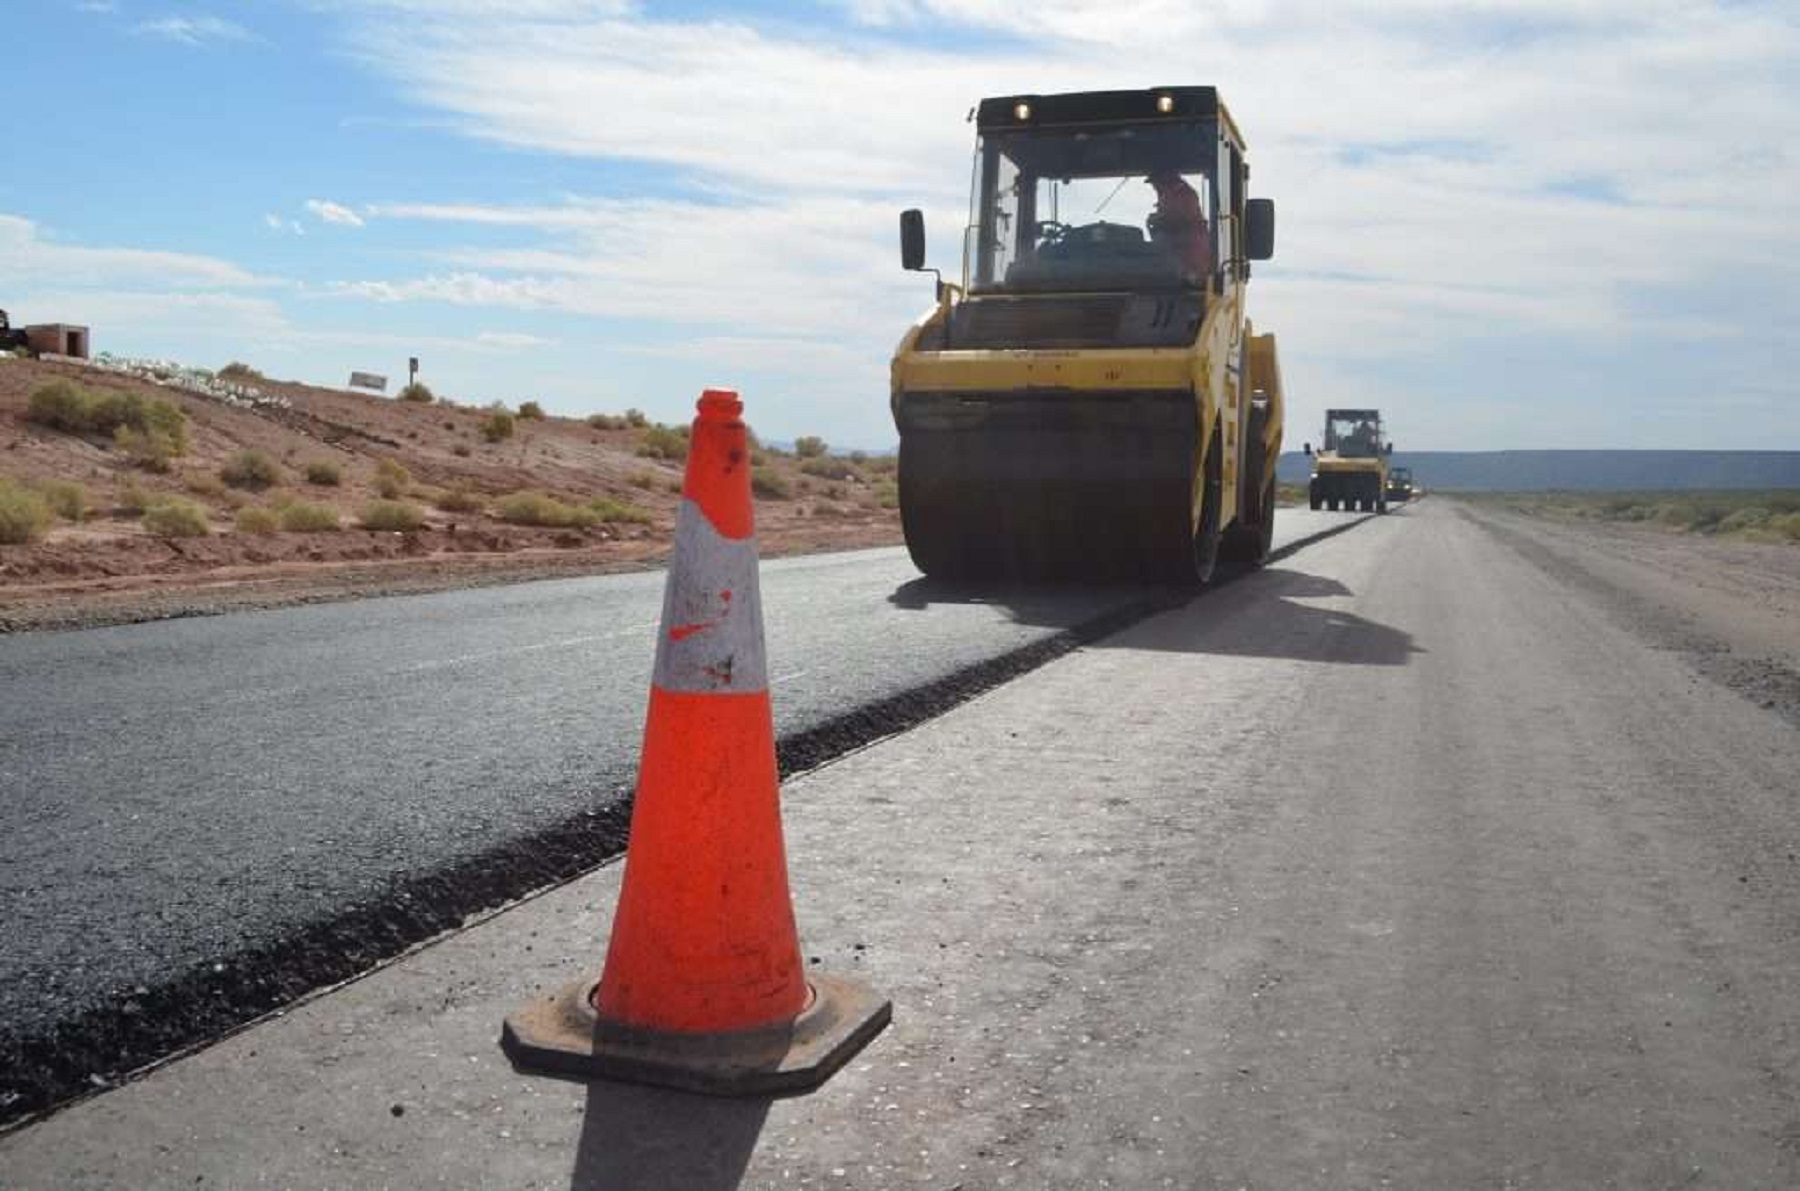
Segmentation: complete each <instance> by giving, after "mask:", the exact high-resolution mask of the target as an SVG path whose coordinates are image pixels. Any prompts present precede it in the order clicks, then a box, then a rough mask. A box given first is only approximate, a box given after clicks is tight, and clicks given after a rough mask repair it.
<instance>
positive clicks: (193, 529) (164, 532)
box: [144, 497, 212, 538]
mask: <svg viewBox="0 0 1800 1191" xmlns="http://www.w3.org/2000/svg"><path fill="white" fill-rule="evenodd" d="M144 528H145V529H147V530H149V531H150V532H151V533H153V534H155V535H156V536H157V537H159V538H203V537H205V536H206V535H207V534H208V533H210V532H212V530H211V527H210V526H209V525H208V524H207V522H206V512H205V510H204V509H202V508H201V507H200V506H199V505H197V504H195V503H194V502H193V501H191V500H182V499H181V498H180V497H174V498H171V499H169V500H164V501H158V502H157V503H156V504H153V505H151V506H150V507H149V508H148V509H145V510H144Z"/></svg>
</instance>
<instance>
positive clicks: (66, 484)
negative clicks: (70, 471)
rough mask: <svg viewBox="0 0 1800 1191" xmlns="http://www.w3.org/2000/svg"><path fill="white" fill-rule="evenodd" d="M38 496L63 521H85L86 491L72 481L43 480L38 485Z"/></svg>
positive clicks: (87, 509)
mask: <svg viewBox="0 0 1800 1191" xmlns="http://www.w3.org/2000/svg"><path fill="white" fill-rule="evenodd" d="M38 494H39V495H40V496H42V497H43V498H44V503H45V504H47V505H49V506H50V511H51V512H53V513H55V514H56V515H57V516H58V517H61V518H62V519H63V520H64V521H77V522H79V521H85V520H87V516H88V511H89V505H88V491H87V489H86V488H84V487H82V486H81V485H80V484H78V483H76V482H75V481H74V480H45V481H44V482H43V483H41V484H39V485H38Z"/></svg>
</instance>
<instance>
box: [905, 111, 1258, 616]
mask: <svg viewBox="0 0 1800 1191" xmlns="http://www.w3.org/2000/svg"><path fill="white" fill-rule="evenodd" d="M975 122H976V127H977V131H978V138H977V141H976V147H975V193H974V196H973V200H972V202H971V209H970V221H969V226H968V228H967V232H966V234H965V236H964V261H963V275H962V282H961V284H951V283H948V282H944V281H942V280H941V279H940V280H939V283H938V300H937V304H936V305H935V306H934V307H933V308H932V309H931V310H930V311H929V312H928V313H926V314H925V315H924V317H922V318H920V319H919V320H918V322H917V323H915V324H914V325H913V326H912V327H911V329H909V330H908V331H907V333H906V335H905V337H904V338H903V339H902V340H901V342H900V346H899V349H898V350H897V351H896V353H895V356H894V361H893V370H892V392H891V400H892V406H893V413H894V421H895V424H896V425H897V427H898V429H899V431H900V513H901V520H902V523H903V525H904V528H905V532H906V544H907V548H908V549H909V550H910V551H911V553H912V557H913V561H914V562H915V563H916V564H917V565H918V567H919V569H920V570H922V571H924V572H925V573H926V574H927V575H930V576H932V577H934V578H944V579H957V580H965V579H981V580H987V579H1007V578H1043V577H1053V576H1065V577H1076V578H1088V577H1094V578H1134V579H1135V578H1153V579H1157V580H1173V581H1177V582H1183V583H1190V584H1191V583H1204V582H1205V581H1206V580H1207V579H1208V578H1209V577H1211V575H1212V572H1213V568H1214V564H1215V562H1216V561H1217V560H1218V559H1219V558H1221V557H1223V558H1230V559H1238V560H1243V561H1249V562H1260V561H1261V560H1262V559H1264V558H1265V557H1266V556H1267V555H1268V552H1269V545H1270V535H1271V534H1272V532H1273V528H1274V515H1275V464H1276V459H1277V457H1278V456H1279V455H1280V453H1281V432H1282V416H1283V403H1282V393H1281V375H1280V370H1279V368H1278V367H1277V364H1276V357H1275V337H1274V336H1273V335H1257V334H1254V333H1253V331H1252V328H1251V324H1250V321H1249V319H1248V317H1247V316H1246V311H1245V292H1246V287H1247V283H1248V281H1249V278H1250V262H1251V261H1260V260H1267V259H1268V258H1269V257H1270V256H1271V255H1272V254H1273V250H1274V239H1275V208H1274V204H1273V203H1271V202H1270V201H1269V200H1268V199H1253V198H1250V197H1249V179H1250V167H1249V165H1248V164H1247V163H1246V161H1245V150H1244V140H1243V137H1242V135H1241V134H1240V133H1239V132H1238V128H1237V125H1236V124H1235V123H1234V122H1233V120H1232V118H1231V116H1230V114H1229V113H1228V112H1227V111H1226V109H1225V105H1224V104H1223V103H1222V102H1221V101H1220V99H1219V95H1218V92H1217V91H1216V90H1215V89H1214V88H1212V87H1154V88H1151V89H1149V90H1145V91H1094V92H1081V93H1076V94H1064V95H1008V96H1002V97H998V98H993V99H984V100H982V102H981V104H980V106H979V107H978V108H977V109H976V113H975ZM900 230H901V257H902V263H903V264H904V266H905V267H906V268H908V269H914V270H919V269H924V268H925V230H924V219H923V216H922V215H921V213H920V212H918V211H907V212H904V213H903V214H902V215H901V217H900Z"/></svg>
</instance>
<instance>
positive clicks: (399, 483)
mask: <svg viewBox="0 0 1800 1191" xmlns="http://www.w3.org/2000/svg"><path fill="white" fill-rule="evenodd" d="M410 483H412V473H411V472H409V471H407V470H406V466H405V465H404V464H403V463H401V462H400V461H399V460H398V459H383V460H382V461H381V462H380V463H377V464H376V465H375V491H376V492H378V493H379V494H380V495H381V498H382V499H383V500H393V499H394V498H396V497H398V496H399V495H400V494H401V493H402V492H405V491H406V486H407V485H408V484H410Z"/></svg>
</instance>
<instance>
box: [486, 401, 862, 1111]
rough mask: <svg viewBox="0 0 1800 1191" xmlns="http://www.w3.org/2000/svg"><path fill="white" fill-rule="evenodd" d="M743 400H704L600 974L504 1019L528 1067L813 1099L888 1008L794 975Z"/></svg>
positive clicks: (513, 1049) (841, 986)
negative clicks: (809, 1092)
mask: <svg viewBox="0 0 1800 1191" xmlns="http://www.w3.org/2000/svg"><path fill="white" fill-rule="evenodd" d="M743 408H744V407H743V405H742V404H741V403H740V402H739V401H738V398H737V394H736V393H733V392H731V391H729V390H724V389H708V390H706V392H705V393H703V394H702V395H701V397H700V403H699V411H700V415H699V417H697V418H695V419H694V426H693V435H692V438H691V440H690V445H689V449H688V465H687V482H686V484H685V485H684V486H683V488H682V502H681V509H680V512H679V513H678V514H677V517H676V522H675V551H674V555H673V557H672V558H671V559H670V561H669V577H668V582H667V585H666V586H665V587H664V590H663V619H662V632H661V635H660V636H659V638H658V641H657V648H656V673H655V677H654V680H653V683H652V686H651V688H650V711H649V715H648V718H647V721H646V723H645V727H644V752H643V757H642V759H641V761H640V764H639V771H638V789H637V801H636V803H635V805H634V806H633V808H632V814H631V846H630V850H629V851H628V852H627V854H626V858H625V879H624V884H623V888H622V889H621V890H620V893H619V905H618V909H617V910H616V911H615V913H614V916H613V931H612V938H611V942H610V944H609V945H608V948H607V953H606V967H605V969H604V971H603V972H602V975H601V977H600V980H599V982H598V984H596V983H595V982H594V981H592V980H584V981H582V982H580V983H578V984H575V985H572V986H570V987H568V988H565V989H563V990H562V991H561V992H560V993H558V994H556V995H555V996H553V997H551V998H549V999H548V1000H546V1001H539V1002H534V1003H533V1004H531V1005H529V1006H527V1007H526V1008H524V1009H522V1010H520V1011H519V1012H518V1013H516V1014H514V1015H513V1016H512V1017H510V1018H508V1019H507V1021H506V1027H505V1030H504V1031H503V1033H502V1034H501V1045H502V1046H504V1047H505V1049H506V1052H507V1054H508V1055H509V1056H510V1057H511V1058H512V1060H513V1062H514V1063H515V1064H516V1065H518V1066H520V1067H522V1068H527V1069H535V1070H543V1071H550V1072H555V1073H559V1074H570V1075H579V1076H585V1077H590V1078H601V1079H622V1080H630V1081H633V1082H638V1083H654V1084H663V1085H667V1086H671V1087H678V1088H686V1089H688V1090H691V1091H698V1092H710V1093H714V1094H720V1095H753V1094H769V1093H777V1092H797V1091H803V1090H806V1089H809V1088H813V1087H817V1086H818V1085H819V1084H821V1083H823V1082H825V1080H826V1079H828V1078H830V1076H831V1074H832V1073H833V1072H835V1071H836V1070H837V1069H838V1068H839V1067H841V1066H843V1065H844V1063H845V1062H846V1061H848V1060H849V1058H850V1056H852V1055H853V1054H855V1053H856V1052H857V1051H858V1050H860V1049H862V1047H863V1046H864V1045H866V1044H867V1043H868V1041H869V1040H870V1039H872V1038H873V1037H875V1035H876V1034H878V1033H880V1032H881V1030H882V1028H883V1027H884V1026H886V1025H887V1023H888V1020H889V1017H890V1015H891V1012H892V1008H891V1006H890V1004H889V1002H888V1001H887V1000H885V999H884V998H881V997H879V996H877V995H876V994H874V993H873V992H872V991H870V990H868V989H866V988H864V987H862V986H860V985H857V984H853V983H851V982H849V981H845V980H841V979H838V978H835V977H830V976H825V975H821V974H814V975H813V976H812V977H811V979H810V980H809V979H808V978H807V976H806V974H805V971H804V969H803V968H802V967H801V962H800V946H799V939H798V937H797V935H796V933H795V930H794V908H793V903H792V901H791V900H790V899H789V895H788V883H787V858H786V853H785V848H784V845H783V843H782V836H781V806H780V791H779V785H778V779H777V776H776V768H775V731H774V721H773V717H772V716H771V714H770V709H769V685H768V674H767V670H766V667H765V664H764V660H763V631H762V601H761V595H760V592H759V589H758V586H757V569H756V568H757V562H756V535H755V527H754V524H753V518H752V513H751V502H750V450H749V444H748V441H747V435H746V431H745V428H744V423H743V420H742V414H743Z"/></svg>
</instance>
